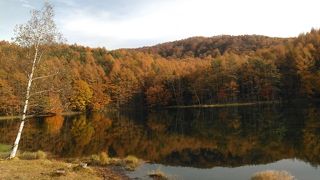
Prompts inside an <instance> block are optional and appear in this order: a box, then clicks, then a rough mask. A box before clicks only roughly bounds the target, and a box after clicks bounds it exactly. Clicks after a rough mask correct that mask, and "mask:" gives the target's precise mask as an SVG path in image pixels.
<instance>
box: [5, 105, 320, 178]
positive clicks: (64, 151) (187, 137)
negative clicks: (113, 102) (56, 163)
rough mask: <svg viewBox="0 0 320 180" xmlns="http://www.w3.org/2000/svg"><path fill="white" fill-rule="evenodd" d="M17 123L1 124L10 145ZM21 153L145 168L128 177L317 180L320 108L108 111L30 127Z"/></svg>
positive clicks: (39, 121) (30, 123) (319, 173)
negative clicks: (288, 178) (101, 158)
mask: <svg viewBox="0 0 320 180" xmlns="http://www.w3.org/2000/svg"><path fill="white" fill-rule="evenodd" d="M18 123H19V122H18V121H12V120H8V121H0V143H9V144H11V143H12V142H13V140H14V138H15V135H16V131H17V128H18ZM20 147H21V149H23V150H28V151H35V150H39V149H41V150H44V151H50V152H52V154H54V155H56V156H57V157H80V156H87V155H91V154H95V153H99V152H101V151H106V152H108V153H109V154H110V156H120V157H124V156H127V155H135V156H137V157H139V158H142V159H144V160H147V161H149V162H150V163H147V164H145V165H143V166H141V167H140V168H138V169H137V170H136V171H134V172H130V173H128V175H129V176H130V177H139V178H143V179H147V176H146V174H147V173H148V172H149V171H151V170H155V169H158V168H160V169H161V171H164V172H165V173H167V174H169V175H171V176H172V177H174V178H175V179H238V180H241V179H249V178H250V177H251V175H252V174H254V173H255V172H258V171H262V170H269V169H278V170H287V171H289V172H290V173H291V174H293V175H294V176H295V177H297V178H298V179H303V180H308V179H310V180H314V179H320V169H319V168H318V165H319V164H320V106H319V105H304V106H302V107H301V106H296V107H294V106H291V107H288V106H281V105H277V106H259V107H229V108H215V109H183V110H173V109H172V110H162V111H158V112H149V113H146V112H137V111H135V112H113V113H94V114H90V115H76V116H66V117H62V116H55V117H50V118H45V119H43V118H38V119H32V120H29V121H28V123H27V124H26V127H25V129H24V132H23V137H22V141H21V144H20Z"/></svg>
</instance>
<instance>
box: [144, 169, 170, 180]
mask: <svg viewBox="0 0 320 180" xmlns="http://www.w3.org/2000/svg"><path fill="white" fill-rule="evenodd" d="M148 176H149V177H151V178H152V179H156V180H167V179H169V176H168V175H166V174H165V173H164V172H162V171H161V170H160V169H157V170H152V171H150V172H149V173H148Z"/></svg>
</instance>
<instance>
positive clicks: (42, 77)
mask: <svg viewBox="0 0 320 180" xmlns="http://www.w3.org/2000/svg"><path fill="white" fill-rule="evenodd" d="M57 74H59V72H56V73H54V74H49V75H46V76H39V77H35V78H33V79H32V81H34V80H39V79H44V78H49V77H52V76H55V75H57Z"/></svg>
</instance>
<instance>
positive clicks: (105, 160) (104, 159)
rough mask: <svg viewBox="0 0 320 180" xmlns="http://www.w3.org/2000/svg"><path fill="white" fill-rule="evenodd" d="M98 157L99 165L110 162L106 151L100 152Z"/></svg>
mask: <svg viewBox="0 0 320 180" xmlns="http://www.w3.org/2000/svg"><path fill="white" fill-rule="evenodd" d="M99 158H100V164H101V165H106V164H109V162H110V158H109V156H108V154H107V153H106V152H101V153H100V154H99Z"/></svg>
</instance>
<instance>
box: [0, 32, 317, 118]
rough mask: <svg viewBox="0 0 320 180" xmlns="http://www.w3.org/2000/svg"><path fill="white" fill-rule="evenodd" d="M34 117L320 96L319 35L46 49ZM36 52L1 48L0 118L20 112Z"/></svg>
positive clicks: (9, 45)
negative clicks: (133, 108) (31, 63)
mask: <svg viewBox="0 0 320 180" xmlns="http://www.w3.org/2000/svg"><path fill="white" fill-rule="evenodd" d="M47 49H48V50H47V51H46V52H45V53H44V54H43V58H44V60H43V61H42V62H41V67H40V68H39V70H38V71H37V72H36V76H38V77H40V76H48V78H39V79H37V80H36V81H34V82H35V86H34V88H33V90H32V91H33V95H32V104H31V107H30V110H31V113H35V112H36V113H40V112H61V111H70V110H76V111H86V110H102V109H104V108H105V107H117V108H119V107H162V106H171V105H194V104H215V103H231V102H232V103H233V102H252V101H269V100H292V99H296V98H319V97H320V30H315V29H312V30H311V32H309V33H306V34H301V35H299V36H298V37H296V38H270V37H265V36H257V35H252V36H249V35H247V36H216V37H212V38H203V37H194V38H189V39H186V40H181V41H175V42H169V43H165V44H160V45H156V46H153V47H144V48H139V49H120V50H114V51H107V50H106V49H105V48H89V47H83V46H78V45H66V44H63V45H61V44H60V45H53V46H50V47H47ZM31 55H32V49H26V48H23V47H19V46H17V45H15V44H12V43H8V42H4V41H3V42H0V112H1V114H15V113H17V112H20V109H21V106H22V105H23V104H22V103H23V101H22V100H23V99H24V96H25V89H26V83H27V75H26V74H27V72H28V71H29V68H31V67H30V58H32V57H31Z"/></svg>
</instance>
